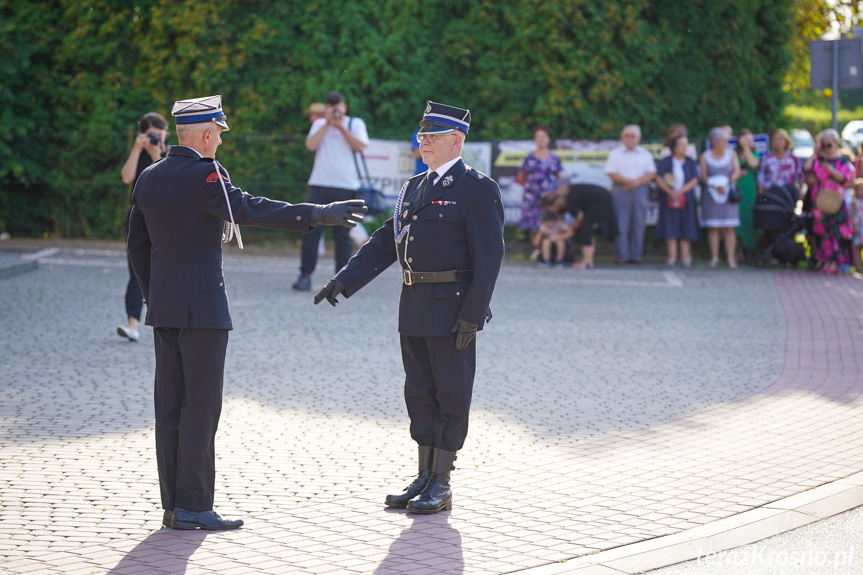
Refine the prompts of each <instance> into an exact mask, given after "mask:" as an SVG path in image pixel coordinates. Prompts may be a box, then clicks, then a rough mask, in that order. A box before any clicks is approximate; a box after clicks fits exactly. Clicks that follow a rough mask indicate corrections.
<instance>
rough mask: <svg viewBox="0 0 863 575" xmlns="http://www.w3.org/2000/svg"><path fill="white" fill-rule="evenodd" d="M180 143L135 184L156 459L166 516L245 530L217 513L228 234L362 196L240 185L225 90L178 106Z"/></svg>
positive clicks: (315, 215)
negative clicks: (219, 156) (150, 344)
mask: <svg viewBox="0 0 863 575" xmlns="http://www.w3.org/2000/svg"><path fill="white" fill-rule="evenodd" d="M171 114H172V115H173V116H174V118H175V121H176V124H177V136H178V137H179V139H180V145H179V146H174V147H172V148H171V149H170V150H169V151H168V155H167V157H166V158H165V159H163V160H159V161H157V162H155V163H154V164H152V165H151V166H150V167H148V168H147V169H146V170H144V171H143V172H142V173H141V176H140V178H139V179H138V182H137V184H136V185H135V189H134V191H133V192H132V212H131V215H130V217H129V236H128V238H127V247H128V250H129V258H130V259H131V262H132V269H133V270H134V271H135V275H136V276H137V278H138V281H139V283H140V284H141V290H142V291H143V292H144V300H145V301H146V302H147V318H146V323H147V325H150V326H153V340H154V343H155V347H156V381H155V394H154V396H155V407H156V461H157V464H158V468H159V487H160V490H161V495H162V508H163V509H164V510H165V511H164V515H163V520H162V524H163V525H164V526H166V527H167V526H170V527H173V528H175V529H235V528H237V527H239V526H241V525H242V524H243V522H242V520H239V519H237V520H227V519H223V518H222V517H220V516H219V514H218V513H216V512H215V511H213V492H214V484H215V476H216V471H215V450H214V439H215V436H216V429H217V427H218V424H219V415H220V413H221V409H222V380H223V375H224V367H225V350H226V349H227V345H228V331H229V330H231V329H232V324H231V314H230V311H229V309H228V296H227V292H226V287H225V276H224V274H223V273H222V242H228V241H230V240H231V237H232V236H233V235H234V234H236V235H237V242H238V243H239V244H240V247H241V248H242V246H243V244H242V238H241V236H240V229H239V224H248V225H252V226H258V227H263V228H273V229H281V230H292V231H298V232H308V231H310V230H312V228H314V227H315V226H319V225H340V226H348V227H353V226H354V225H356V223H357V222H358V221H361V220H362V214H363V213H364V212H365V211H366V208H365V206H364V205H363V202H362V201H359V200H351V201H347V202H339V203H335V204H327V205H314V204H298V205H291V204H287V203H285V202H278V201H273V200H269V199H267V198H256V197H253V196H251V195H249V194H247V193H246V192H244V191H243V190H241V189H239V188H235V187H234V186H233V185H232V184H231V178H230V176H229V175H228V172H227V170H225V169H224V168H223V167H222V166H221V164H219V163H218V162H217V161H216V160H215V157H216V149H217V148H218V147H219V145H220V144H221V143H222V137H221V133H222V132H224V131H227V130H228V123H227V120H226V118H225V114H224V113H223V111H222V97H221V96H209V97H206V98H196V99H193V100H183V101H180V102H177V103H175V104H174V108H173V111H172V112H171Z"/></svg>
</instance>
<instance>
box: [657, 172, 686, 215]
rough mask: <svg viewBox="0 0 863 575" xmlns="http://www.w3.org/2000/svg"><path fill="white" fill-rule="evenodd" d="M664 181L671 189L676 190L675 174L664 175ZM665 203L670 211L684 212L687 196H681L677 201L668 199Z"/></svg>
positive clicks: (667, 173)
mask: <svg viewBox="0 0 863 575" xmlns="http://www.w3.org/2000/svg"><path fill="white" fill-rule="evenodd" d="M662 179H663V181H664V182H665V183H666V184H668V187H669V188H672V189H674V184H675V182H674V174H672V173H671V172H666V173H665V174H662ZM665 201H666V204H665V205H666V206H667V207H668V209H669V210H682V209H684V208H685V207H686V196H685V195H683V194H681V195H680V197H678V198H676V199H675V198H672V197H668V198H666V200H665Z"/></svg>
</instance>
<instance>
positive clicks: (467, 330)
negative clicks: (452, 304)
mask: <svg viewBox="0 0 863 575" xmlns="http://www.w3.org/2000/svg"><path fill="white" fill-rule="evenodd" d="M478 328H479V326H478V325H476V324H475V323H470V322H467V321H464V320H463V319H456V320H455V325H454V326H452V329H451V330H449V331H450V333H457V334H458V337H456V338H455V348H456V349H457V350H458V351H461V350H463V349H464V348H466V347H467V346H469V345H470V342H472V341H473V338H475V337H476V330H477V329H478Z"/></svg>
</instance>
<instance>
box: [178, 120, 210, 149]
mask: <svg viewBox="0 0 863 575" xmlns="http://www.w3.org/2000/svg"><path fill="white" fill-rule="evenodd" d="M217 125H218V124H216V123H215V122H198V123H195V124H177V139H178V140H180V143H181V144H182V143H183V142H184V141H187V140H196V139H197V136H198V134H202V133H203V132H205V131H207V130H215V129H216V126H217Z"/></svg>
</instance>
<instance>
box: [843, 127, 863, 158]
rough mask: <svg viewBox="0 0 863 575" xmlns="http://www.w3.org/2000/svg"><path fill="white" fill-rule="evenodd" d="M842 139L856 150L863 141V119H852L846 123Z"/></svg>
mask: <svg viewBox="0 0 863 575" xmlns="http://www.w3.org/2000/svg"><path fill="white" fill-rule="evenodd" d="M842 139H843V140H845V142H846V143H847V144H848V145H849V146H850V147H851V148H852V149H853V150H854V151H855V152H856V151H857V148H859V147H860V143H861V142H863V120H851V121H850V122H848V123H847V124H845V127H844V128H842Z"/></svg>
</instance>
